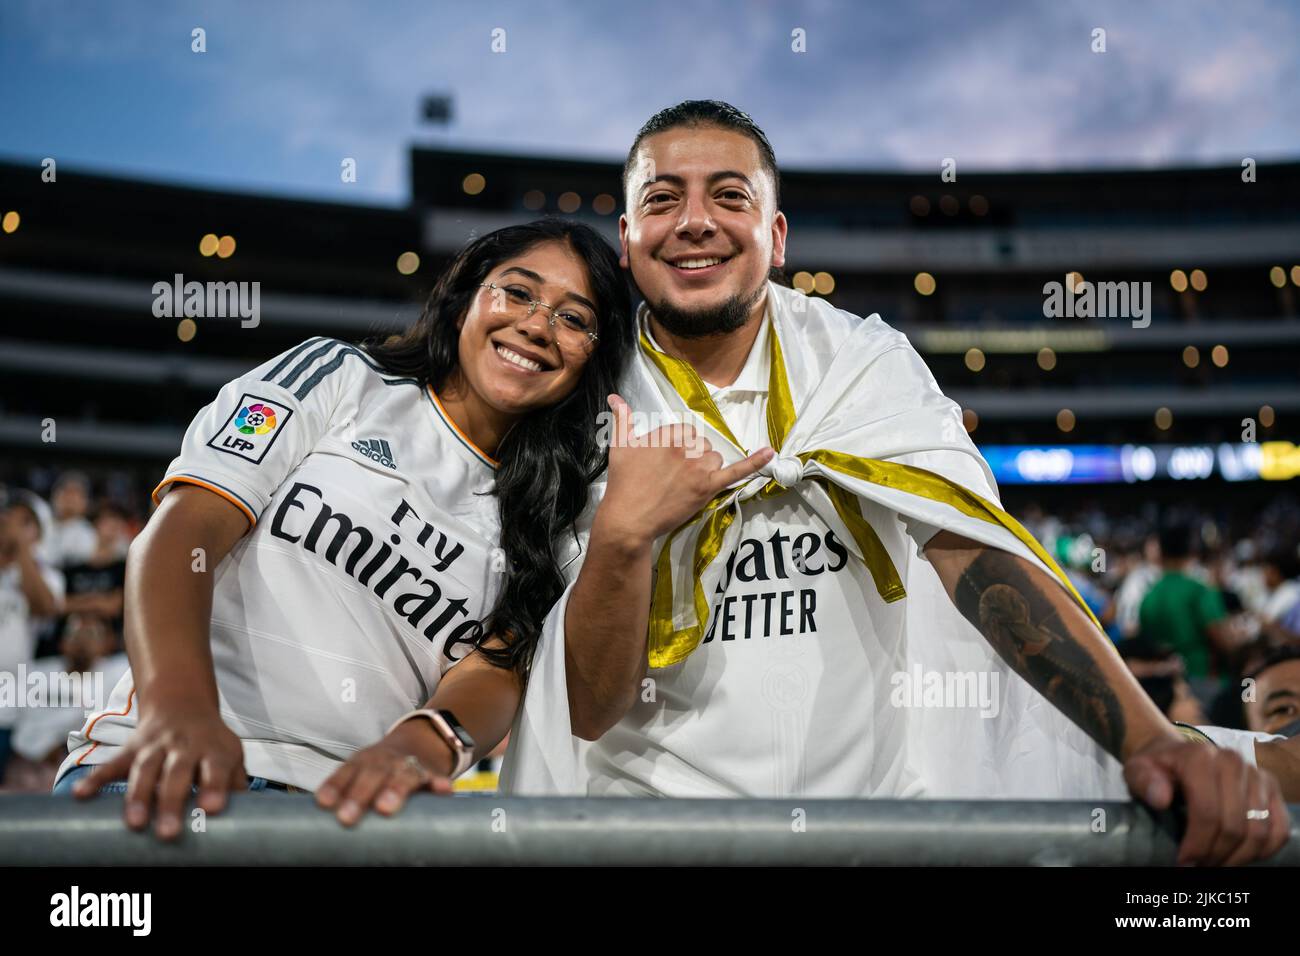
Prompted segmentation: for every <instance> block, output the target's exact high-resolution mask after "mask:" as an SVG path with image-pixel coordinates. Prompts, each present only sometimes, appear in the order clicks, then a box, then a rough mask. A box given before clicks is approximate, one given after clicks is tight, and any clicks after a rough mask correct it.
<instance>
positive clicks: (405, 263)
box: [397, 252, 420, 276]
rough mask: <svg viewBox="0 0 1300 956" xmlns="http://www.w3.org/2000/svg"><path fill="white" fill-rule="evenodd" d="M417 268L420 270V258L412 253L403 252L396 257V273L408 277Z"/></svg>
mask: <svg viewBox="0 0 1300 956" xmlns="http://www.w3.org/2000/svg"><path fill="white" fill-rule="evenodd" d="M418 268H420V257H419V256H418V255H416V254H415V253H414V252H403V253H402V254H401V255H400V256H398V257H397V271H398V272H400V273H401V274H402V275H404V276H409V275H410V274H411V273H413V272H414V271H415V270H416V269H418Z"/></svg>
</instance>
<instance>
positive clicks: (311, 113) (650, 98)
mask: <svg viewBox="0 0 1300 956" xmlns="http://www.w3.org/2000/svg"><path fill="white" fill-rule="evenodd" d="M8 16H9V19H10V21H11V24H12V28H13V30H12V33H13V36H12V37H11V39H10V41H9V44H10V47H9V49H10V50H11V51H12V52H13V54H14V55H13V56H11V57H8V59H9V61H10V63H9V65H8V66H4V65H0V79H4V80H6V81H12V80H14V79H16V78H17V77H19V76H21V77H22V78H24V79H25V80H27V81H29V82H30V81H31V80H33V79H34V80H35V81H36V82H35V83H34V84H31V85H32V88H33V89H35V90H38V91H40V90H46V91H47V92H46V94H45V95H46V96H47V97H48V98H47V99H42V98H41V96H40V95H38V96H37V97H35V99H34V100H33V101H32V102H31V103H30V104H27V105H25V106H23V107H22V108H21V110H20V115H19V116H18V117H17V119H16V121H14V122H12V123H11V124H10V128H9V130H8V133H9V134H10V135H9V136H7V139H8V140H9V141H10V144H11V145H10V147H9V148H14V149H19V150H26V151H28V152H32V153H36V152H38V151H39V150H41V149H43V148H44V147H43V146H42V145H41V143H43V142H44V141H45V140H44V139H43V138H42V137H44V138H48V133H47V131H46V129H45V127H44V126H43V125H42V124H46V125H48V123H49V120H48V115H49V111H51V110H53V111H55V112H56V113H57V112H58V111H60V110H63V111H66V112H68V113H69V114H70V115H76V113H77V110H78V109H81V110H98V111H99V112H101V113H102V112H104V111H105V110H106V109H108V108H110V107H118V108H119V109H120V106H119V104H118V102H117V101H118V100H120V99H121V98H122V97H123V95H124V93H123V91H124V90H126V91H137V90H139V89H156V90H158V91H159V95H158V97H157V98H156V100H154V99H151V100H150V101H149V102H142V101H141V100H140V98H139V97H138V96H137V97H136V99H135V100H134V101H132V105H131V106H130V107H129V108H128V109H134V110H135V111H136V112H135V113H134V114H132V113H130V112H127V113H125V114H124V115H122V116H121V120H122V121H121V122H120V123H115V124H112V125H111V126H109V127H104V126H100V127H99V129H98V130H91V129H87V130H85V131H82V132H81V133H78V131H77V130H75V129H72V130H61V131H60V133H61V135H63V136H65V137H67V138H68V140H67V141H69V142H75V143H79V146H78V147H77V148H76V150H75V151H76V152H78V153H79V154H81V155H83V156H111V157H112V161H113V162H115V163H117V164H119V165H122V164H125V165H127V166H131V165H133V164H134V165H135V166H138V167H140V168H147V169H149V170H151V171H156V170H158V169H165V170H173V171H174V174H175V176H177V177H179V178H187V177H193V178H198V179H202V180H205V181H219V182H221V183H223V184H225V185H233V184H238V183H248V184H251V185H252V186H253V187H255V188H269V189H276V190H283V191H290V192H306V193H316V194H322V195H329V196H333V197H335V198H348V199H353V200H356V201H361V200H369V201H389V202H400V201H402V200H403V198H404V197H405V193H406V189H407V174H406V154H407V151H408V149H409V147H410V145H411V144H412V143H413V142H422V143H432V144H439V145H445V146H453V147H457V146H459V147H475V148H486V149H493V150H499V151H508V152H516V153H529V152H537V153H545V154H550V155H556V154H559V155H583V156H603V157H608V158H617V157H620V156H621V155H622V154H623V153H624V152H625V151H626V148H627V145H628V143H629V142H630V141H631V139H632V136H633V135H634V134H635V132H636V129H637V128H638V127H639V126H640V124H641V123H642V122H643V121H644V120H645V119H646V118H647V117H648V116H649V115H650V114H651V113H653V112H654V111H655V110H657V109H659V108H661V107H663V106H665V105H669V104H671V103H673V102H676V101H678V100H681V99H686V98H699V97H717V98H723V99H727V100H730V101H732V102H734V103H736V105H738V106H741V107H742V108H744V109H747V110H749V111H750V112H751V113H752V114H753V115H754V117H755V118H756V119H757V120H758V122H759V123H760V124H761V125H763V126H764V128H765V129H766V130H767V131H768V133H769V136H770V137H771V138H772V141H773V143H774V145H775V147H776V149H777V153H778V156H779V157H780V158H781V159H782V161H783V163H785V164H786V165H793V166H823V167H827V166H829V167H857V168H872V167H875V168H899V167H902V168H935V167H936V166H937V164H938V162H939V160H940V159H942V158H943V157H947V156H952V157H955V158H957V159H958V162H959V168H1008V167H1011V168H1028V167H1079V166H1089V165H1097V164H1134V163H1136V164H1152V163H1164V164H1176V163H1185V162H1208V161H1232V162H1235V159H1234V157H1238V156H1240V155H1255V156H1256V157H1257V158H1263V159H1267V158H1277V157H1282V156H1291V157H1294V156H1296V155H1300V99H1298V98H1297V97H1296V95H1295V90H1296V89H1300V39H1297V38H1298V37H1300V29H1298V28H1300V11H1297V9H1296V8H1295V7H1294V6H1293V5H1290V4H1287V3H1285V2H1281V0H1277V2H1270V0H1239V2H1235V3H1233V4H1232V5H1230V6H1229V5H1222V4H1217V3H1210V2H1187V3H1176V4H1175V3H1168V4H1158V5H1157V4H1141V5H1135V4H1129V3H1122V2H1115V0H1108V2H1101V3H1087V4H1083V3H1050V4H1049V3H1037V2H1020V0H1016V2H1010V3H1005V4H999V5H996V6H993V5H974V4H965V3H957V2H953V3H945V2H940V0H924V2H919V3H910V4H897V5H888V6H887V5H880V4H871V5H867V4H856V3H848V2H838V3H837V2H832V0H818V2H809V3H803V4H798V5H795V4H782V3H775V2H772V3H761V2H749V3H742V2H738V0H728V2H721V3H714V4H707V5H706V4H702V3H700V2H698V0H691V2H687V0H665V2H663V3H657V4H655V5H612V4H608V3H601V2H596V0H586V2H583V0H580V2H575V3H564V4H542V3H536V2H522V0H515V2H506V3H495V4H491V5H474V6H471V5H469V4H451V3H435V4H430V3H427V2H394V3H385V4H371V5H361V4H352V3H345V2H341V0H320V2H314V3H312V4H310V5H301V4H283V5H281V4H263V3H257V2H250V0H231V2H221V3H216V2H192V3H186V4H174V5H167V6H161V7H160V6H156V5H153V4H145V3H143V2H133V0H123V2H115V3H113V4H82V3H68V2H39V3H37V2H29V3H28V4H26V5H23V6H19V7H12V8H10V12H9V15H8ZM194 26H203V27H204V28H205V29H206V30H207V33H208V50H209V52H208V53H206V54H203V55H198V54H193V53H191V52H190V51H189V36H190V30H191V29H192V28H193V27H194ZM795 27H800V28H802V29H804V30H805V31H806V32H807V44H808V51H807V52H806V53H794V52H793V51H792V50H791V49H790V32H791V30H792V29H793V28H795ZM1095 27H1102V28H1104V29H1106V31H1107V52H1106V53H1104V54H1101V53H1093V52H1092V51H1091V49H1090V44H1091V31H1092V30H1093V28H1095ZM495 28H501V29H504V30H505V31H506V32H505V39H506V52H504V53H493V52H492V51H491V47H490V44H491V41H492V31H493V29H495ZM0 59H5V58H0ZM69 76H74V77H76V78H77V80H76V82H73V81H70V80H68V79H67V78H68V77H69ZM60 78H62V79H60ZM43 80H44V81H45V82H42V81H43ZM78 84H80V86H78ZM432 92H450V93H451V94H452V95H453V96H454V101H455V119H454V122H453V123H452V124H451V126H450V127H448V128H447V129H438V128H434V127H428V126H424V125H422V124H421V123H420V121H419V117H418V108H419V101H420V98H421V97H422V96H423V95H425V94H427V93H432ZM166 94H169V95H170V99H169V98H168V95H166ZM115 97H116V98H117V99H116V100H115ZM24 111H25V112H24ZM41 111H45V112H46V116H45V118H42V116H41V115H40V114H41ZM133 120H134V121H135V122H134V125H133V122H132V121H133ZM159 125H161V126H162V127H163V130H164V132H167V133H171V132H172V131H175V132H174V135H171V136H170V138H168V137H167V136H161V137H159V139H158V140H157V141H155V140H151V139H149V138H148V137H146V136H143V135H142V133H141V127H143V126H149V127H150V128H152V127H156V126H159ZM115 131H116V132H115ZM78 135H80V137H81V138H80V140H77V139H75V137H77V136H78ZM114 136H116V139H112V140H111V141H109V142H105V141H104V139H103V137H114ZM97 137H98V138H97ZM25 139H26V141H25ZM136 140H139V142H138V143H137V142H136ZM61 142H62V141H61ZM160 143H162V145H160ZM1248 150H1249V151H1250V152H1247V151H1248ZM347 156H350V157H353V158H355V159H356V160H357V163H358V171H359V173H360V177H359V182H358V183H357V184H356V185H355V186H346V185H344V184H342V183H340V182H339V175H338V170H339V162H340V161H341V159H342V158H343V157H347Z"/></svg>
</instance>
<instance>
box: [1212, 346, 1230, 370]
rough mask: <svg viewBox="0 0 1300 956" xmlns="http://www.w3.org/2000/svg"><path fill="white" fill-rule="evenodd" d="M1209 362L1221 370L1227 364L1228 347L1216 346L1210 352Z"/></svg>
mask: <svg viewBox="0 0 1300 956" xmlns="http://www.w3.org/2000/svg"><path fill="white" fill-rule="evenodd" d="M1210 361H1211V362H1213V363H1214V364H1215V365H1217V366H1218V367H1219V368H1223V367H1224V366H1226V365H1227V364H1228V347H1227V346H1226V345H1216V346H1215V347H1214V348H1212V349H1211V350H1210Z"/></svg>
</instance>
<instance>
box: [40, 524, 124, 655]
mask: <svg viewBox="0 0 1300 956" xmlns="http://www.w3.org/2000/svg"><path fill="white" fill-rule="evenodd" d="M94 529H95V547H94V550H93V551H92V552H91V554H90V556H89V557H88V558H87V560H86V561H85V562H84V563H78V564H73V565H70V566H68V567H65V568H64V569H63V576H64V579H65V581H66V585H67V595H68V596H67V598H66V599H65V600H64V602H63V610H64V613H66V614H93V615H95V616H97V617H99V618H101V619H103V620H104V622H105V623H107V624H108V625H109V627H110V629H111V630H112V632H113V633H114V634H115V635H117V636H118V637H120V636H121V634H122V588H123V586H124V584H125V583H126V551H127V548H128V547H129V546H130V544H131V525H130V516H129V515H128V514H127V513H126V512H125V511H124V510H123V509H121V508H119V507H118V506H117V505H115V504H113V503H112V502H107V501H106V502H102V503H101V504H100V505H99V507H98V508H97V509H96V511H95V524H94ZM59 633H61V629H59V630H56V631H55V632H54V638H53V640H46V641H41V642H40V643H39V644H38V646H37V651H36V653H37V656H38V657H44V656H46V655H48V654H53V653H55V652H56V651H57V648H58V634H59Z"/></svg>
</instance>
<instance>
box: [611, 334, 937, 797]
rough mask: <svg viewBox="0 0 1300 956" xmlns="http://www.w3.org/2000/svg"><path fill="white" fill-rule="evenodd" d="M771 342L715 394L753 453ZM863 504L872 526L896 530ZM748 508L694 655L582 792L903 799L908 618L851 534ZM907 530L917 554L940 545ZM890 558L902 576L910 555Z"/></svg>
mask: <svg viewBox="0 0 1300 956" xmlns="http://www.w3.org/2000/svg"><path fill="white" fill-rule="evenodd" d="M645 331H646V333H647V335H649V330H648V329H647V330H645ZM769 334H771V332H770V319H769V318H767V317H764V319H763V324H762V326H761V328H760V332H759V335H758V336H757V338H756V339H755V341H754V346H753V348H752V349H751V350H750V354H749V358H748V360H747V361H746V364H745V367H744V368H743V369H742V370H741V372H740V375H739V376H738V377H737V379H736V381H735V382H734V383H733V384H732V385H729V386H727V387H725V388H712V387H711V388H710V389H709V391H710V394H711V395H712V397H713V400H714V403H715V404H716V405H717V408H718V410H719V412H721V413H722V416H723V418H724V419H725V420H726V422H727V424H728V426H729V427H730V428H731V430H732V433H733V434H735V435H736V436H737V437H738V439H739V440H740V441H741V442H743V443H744V444H745V447H746V448H747V449H748V450H749V451H754V450H756V449H758V448H760V447H762V446H763V445H766V444H767V443H768V437H767V432H766V409H767V391H768V364H769V363H768V346H767V336H768V335H769ZM651 341H653V338H651ZM860 505H861V507H862V509H863V514H864V516H865V517H867V519H868V520H869V521H870V522H872V524H873V525H874V526H876V527H882V528H883V527H884V525H885V522H893V521H895V520H897V515H895V514H894V513H892V512H889V511H886V510H885V509H884V508H882V507H880V506H878V505H875V504H873V503H871V502H867V501H861V502H860ZM742 507H743V509H744V516H745V520H744V533H743V535H742V537H741V539H740V541H739V543H738V545H737V547H736V550H735V551H734V552H732V553H730V554H723V555H721V556H720V559H721V560H724V561H725V562H726V569H727V570H726V573H725V574H724V576H723V578H722V580H721V581H720V582H719V585H718V588H717V592H716V593H715V594H712V595H709V601H710V603H711V605H712V608H711V614H710V623H709V628H708V631H707V632H706V634H705V636H704V639H703V641H702V642H701V644H700V646H699V647H698V648H696V649H695V650H694V651H693V652H692V653H691V655H690V656H689V657H688V658H686V660H684V661H682V662H680V663H678V664H674V665H672V666H669V667H664V668H655V669H651V670H650V671H648V672H647V678H648V683H646V684H644V685H643V687H642V691H641V693H640V695H639V696H638V698H637V702H636V703H635V704H633V706H632V708H631V710H630V711H629V712H628V713H627V714H626V715H625V716H624V717H623V719H622V720H620V721H619V722H618V723H617V724H616V725H614V727H613V728H611V729H610V730H608V731H607V732H606V733H605V734H604V735H603V736H602V737H601V738H600V739H599V740H598V741H596V742H595V743H593V744H591V746H590V747H589V748H588V750H587V753H586V763H587V769H588V771H589V773H590V777H589V783H588V792H589V793H591V794H593V795H654V796H675V797H719V796H749V797H783V796H798V795H806V796H822V797H843V796H849V795H858V796H871V795H883V796H910V795H912V794H913V793H914V792H915V791H916V790H917V789H919V787H918V785H917V784H916V775H915V773H914V772H913V771H912V769H911V768H910V767H909V766H908V764H907V760H906V734H905V731H906V719H907V715H906V711H905V710H903V709H901V708H898V707H895V706H893V705H892V704H891V700H890V694H891V688H892V681H893V675H894V674H896V673H897V672H898V671H899V670H900V669H901V668H902V667H903V661H904V651H905V643H904V626H903V625H904V621H903V605H902V604H894V605H886V604H884V603H883V602H882V599H881V597H880V595H879V594H878V593H877V591H876V587H875V584H874V583H873V581H872V579H871V575H870V573H869V572H868V571H867V569H866V567H865V566H864V565H863V564H862V562H861V561H860V560H859V559H857V558H856V557H853V556H852V554H851V553H850V551H849V547H850V546H849V545H848V543H847V542H849V541H850V540H851V538H850V535H849V532H848V530H847V529H845V528H844V527H842V526H841V527H839V528H832V527H830V526H828V525H827V524H826V523H825V522H824V521H822V519H821V518H820V517H819V516H818V515H817V514H816V513H815V512H814V511H813V510H812V509H811V508H810V507H808V506H807V505H806V504H805V503H804V502H803V499H802V498H800V497H799V496H797V495H784V496H778V497H775V498H767V499H754V500H750V501H747V502H745V504H744V505H743V506H742ZM905 525H906V527H907V530H908V532H909V533H910V534H911V536H912V538H913V539H914V540H915V541H916V542H920V543H924V542H927V541H928V540H929V538H930V536H932V535H933V534H935V533H936V532H937V530H938V529H937V528H934V527H931V526H929V525H923V524H921V523H919V522H905ZM892 558H893V560H894V562H895V564H896V565H897V566H900V567H901V566H903V564H904V559H905V558H906V555H903V554H894V555H892ZM868 606H871V607H873V608H876V609H877V610H876V611H875V612H874V614H873V615H872V616H868V615H867V614H866V613H865V608H866V607H868ZM873 619H874V620H877V621H881V622H884V625H883V626H882V627H881V628H880V629H879V630H878V629H876V628H873V627H872V626H871V623H870V622H871V621H872V620H873Z"/></svg>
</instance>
